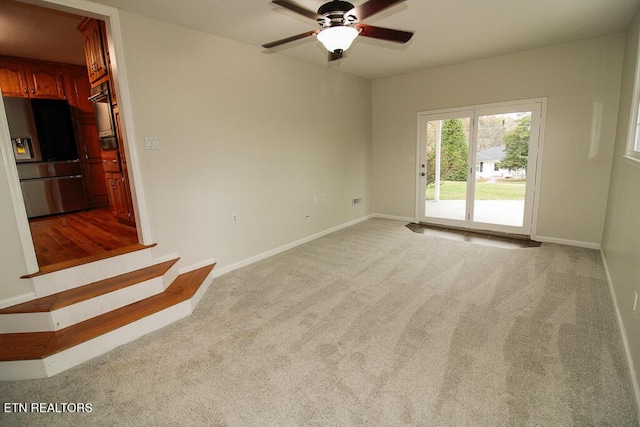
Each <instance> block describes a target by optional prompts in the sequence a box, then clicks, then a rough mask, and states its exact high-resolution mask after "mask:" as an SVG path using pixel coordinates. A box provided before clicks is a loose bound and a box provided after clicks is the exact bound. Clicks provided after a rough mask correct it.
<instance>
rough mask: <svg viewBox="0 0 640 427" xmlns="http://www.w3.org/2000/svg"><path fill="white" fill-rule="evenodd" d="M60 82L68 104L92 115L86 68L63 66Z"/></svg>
mask: <svg viewBox="0 0 640 427" xmlns="http://www.w3.org/2000/svg"><path fill="white" fill-rule="evenodd" d="M62 83H63V86H64V93H65V95H66V97H67V101H69V106H70V107H71V108H72V109H76V110H79V111H81V112H83V113H87V114H91V115H93V114H94V111H93V103H92V102H91V101H89V97H90V96H91V85H90V84H89V79H88V78H87V69H86V68H85V67H81V66H67V67H63V69H62ZM94 121H95V120H94ZM96 132H97V131H96Z"/></svg>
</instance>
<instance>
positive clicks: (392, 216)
mask: <svg viewBox="0 0 640 427" xmlns="http://www.w3.org/2000/svg"><path fill="white" fill-rule="evenodd" d="M371 216H372V217H374V218H382V219H392V220H394V221H402V222H415V221H416V219H415V218H410V217H408V216H395V215H387V214H373V215H371Z"/></svg>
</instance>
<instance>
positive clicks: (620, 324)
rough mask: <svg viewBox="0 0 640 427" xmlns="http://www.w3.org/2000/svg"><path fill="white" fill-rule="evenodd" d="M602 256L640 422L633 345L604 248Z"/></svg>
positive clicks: (639, 395)
mask: <svg viewBox="0 0 640 427" xmlns="http://www.w3.org/2000/svg"><path fill="white" fill-rule="evenodd" d="M600 256H601V257H602V264H603V265H604V271H605V274H606V275H607V283H608V284H609V292H610V293H611V299H612V300H613V308H614V310H615V312H616V319H617V321H618V328H620V335H621V336H622V344H623V346H624V352H625V355H626V356H627V366H628V368H629V376H630V378H629V379H630V380H631V388H632V389H633V395H634V397H635V398H636V416H637V418H638V423H640V412H638V411H640V386H639V385H638V377H637V375H636V368H635V365H634V363H633V357H632V356H631V347H629V340H628V338H627V332H626V330H625V328H624V322H623V320H622V314H621V313H620V307H619V306H618V299H617V298H616V291H615V289H614V287H613V280H612V279H611V273H610V272H609V266H608V264H607V258H606V256H605V255H604V252H603V251H602V249H601V250H600Z"/></svg>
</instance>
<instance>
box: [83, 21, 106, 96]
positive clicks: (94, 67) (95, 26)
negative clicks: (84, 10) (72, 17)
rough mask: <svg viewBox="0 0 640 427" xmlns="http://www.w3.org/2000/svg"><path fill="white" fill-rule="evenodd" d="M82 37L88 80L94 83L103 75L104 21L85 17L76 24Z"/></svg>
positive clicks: (104, 66) (104, 50)
mask: <svg viewBox="0 0 640 427" xmlns="http://www.w3.org/2000/svg"><path fill="white" fill-rule="evenodd" d="M78 30H80V31H81V32H82V35H83V37H84V56H85V59H86V61H87V72H88V75H89V81H90V82H91V83H94V82H96V81H98V80H100V79H101V78H103V77H105V76H106V75H107V73H108V70H107V56H106V49H105V44H104V41H105V40H104V36H103V34H104V23H103V22H102V21H100V20H97V19H93V18H85V19H84V20H82V22H81V23H80V25H79V26H78Z"/></svg>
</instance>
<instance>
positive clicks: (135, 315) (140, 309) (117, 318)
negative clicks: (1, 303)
mask: <svg viewBox="0 0 640 427" xmlns="http://www.w3.org/2000/svg"><path fill="white" fill-rule="evenodd" d="M214 266H215V264H212V265H209V266H206V267H202V268H200V269H197V270H194V271H191V272H189V273H184V274H181V275H180V276H178V278H177V279H176V280H174V281H173V283H171V285H170V286H169V287H168V288H167V289H166V290H165V291H164V292H163V293H160V294H157V295H154V296H151V297H149V298H146V299H144V300H141V301H138V302H135V303H133V304H129V305H127V306H125V307H122V308H119V309H117V310H113V311H110V312H108V313H105V314H102V315H100V316H98V317H94V318H92V319H89V320H85V321H84V322H81V323H78V324H75V325H73V326H70V327H68V328H65V329H61V330H59V331H55V332H27V333H14V334H0V362H5V361H17V360H36V359H43V358H45V357H48V356H51V355H53V354H56V353H59V352H61V351H64V350H67V349H69V348H71V347H74V346H76V345H79V344H82V343H84V342H87V341H89V340H91V339H93V338H96V337H98V336H101V335H104V334H107V333H109V332H112V331H115V330H116V329H118V328H121V327H123V326H126V325H128V324H130V323H133V322H135V321H137V320H140V319H142V318H144V317H147V316H149V315H152V314H154V313H157V312H160V311H162V310H164V309H166V308H168V307H171V306H174V305H176V304H179V303H181V302H184V301H187V300H189V299H190V298H191V297H193V296H194V295H195V293H196V292H197V290H198V289H199V287H200V286H201V285H202V284H203V282H204V280H205V279H206V278H207V276H208V275H209V273H210V272H211V270H213V267H214Z"/></svg>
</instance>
